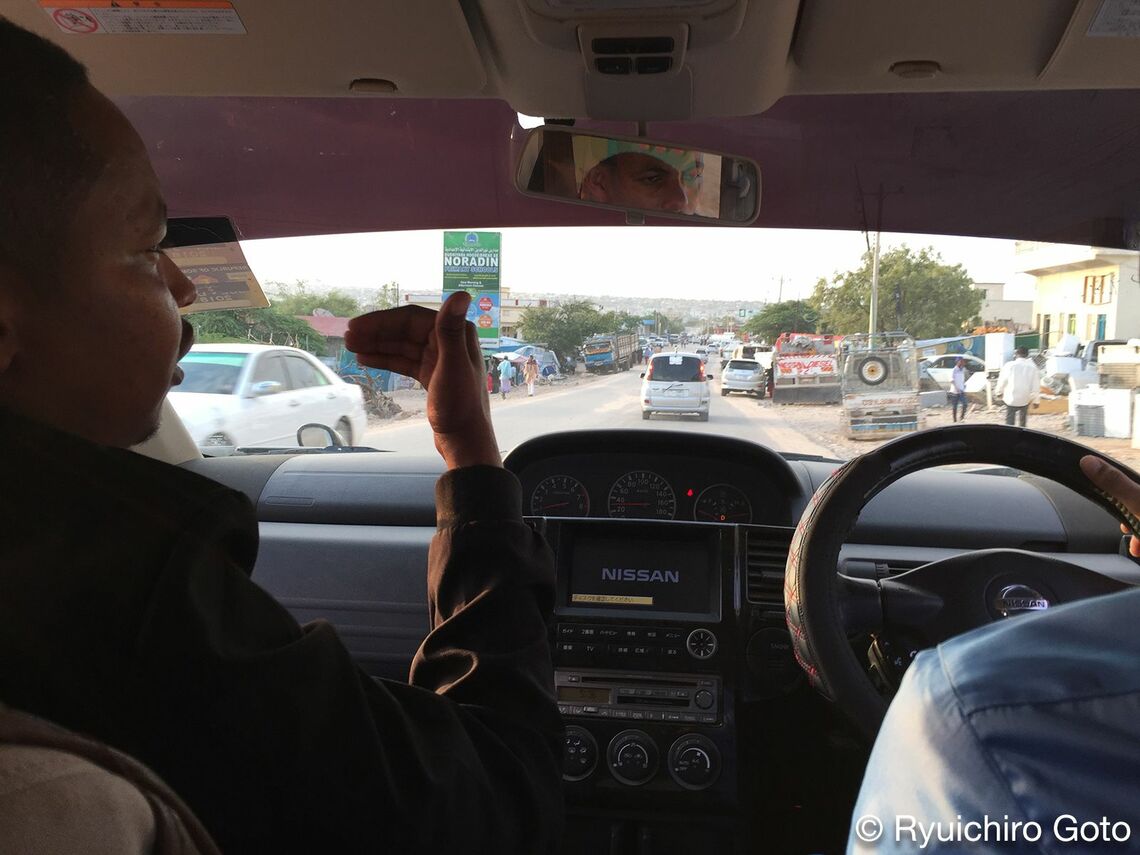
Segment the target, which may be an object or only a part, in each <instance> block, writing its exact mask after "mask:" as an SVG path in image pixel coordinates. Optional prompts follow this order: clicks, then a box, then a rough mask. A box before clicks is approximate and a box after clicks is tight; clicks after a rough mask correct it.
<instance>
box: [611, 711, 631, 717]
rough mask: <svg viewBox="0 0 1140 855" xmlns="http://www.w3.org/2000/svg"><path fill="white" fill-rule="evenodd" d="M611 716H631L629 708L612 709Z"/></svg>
mask: <svg viewBox="0 0 1140 855" xmlns="http://www.w3.org/2000/svg"><path fill="white" fill-rule="evenodd" d="M610 718H629V710H610Z"/></svg>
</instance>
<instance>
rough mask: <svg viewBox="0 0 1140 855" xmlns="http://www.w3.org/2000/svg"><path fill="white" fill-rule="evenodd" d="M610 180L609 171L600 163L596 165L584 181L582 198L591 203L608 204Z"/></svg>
mask: <svg viewBox="0 0 1140 855" xmlns="http://www.w3.org/2000/svg"><path fill="white" fill-rule="evenodd" d="M609 178H610V176H609V170H607V169H606V168H605V167H604V166H602V165H601V164H600V163H599V164H596V165H595V166H594V167H593V169H591V170H590V171H589V172H587V173H586V177H585V178H583V179H582V192H581V194H580V195H581V198H583V199H586V200H588V201H590V202H608V201H609V200H610V193H609Z"/></svg>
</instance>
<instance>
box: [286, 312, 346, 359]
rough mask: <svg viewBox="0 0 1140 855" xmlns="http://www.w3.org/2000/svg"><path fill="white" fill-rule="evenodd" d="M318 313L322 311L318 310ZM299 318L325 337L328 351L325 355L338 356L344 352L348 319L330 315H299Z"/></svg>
mask: <svg viewBox="0 0 1140 855" xmlns="http://www.w3.org/2000/svg"><path fill="white" fill-rule="evenodd" d="M318 311H320V310H319V309H318ZM297 318H298V319H300V320H302V321H304V322H305V323H307V324H308V325H309V326H311V327H312V328H313V329H314V330H316V331H317V332H318V333H320V334H321V335H323V336H324V337H325V342H326V343H327V346H328V349H327V350H326V351H325V353H324V355H327V356H336V355H338V354H339V353H340V352H341V351H342V350H344V337H345V334H346V333H347V332H348V321H349V319H348V318H338V317H335V316H334V315H328V314H325V315H297Z"/></svg>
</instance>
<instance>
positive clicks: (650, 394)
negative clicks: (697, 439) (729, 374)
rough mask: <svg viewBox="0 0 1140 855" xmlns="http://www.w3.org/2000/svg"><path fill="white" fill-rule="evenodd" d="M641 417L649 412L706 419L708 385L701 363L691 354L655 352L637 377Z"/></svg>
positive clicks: (707, 415)
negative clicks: (640, 381)
mask: <svg viewBox="0 0 1140 855" xmlns="http://www.w3.org/2000/svg"><path fill="white" fill-rule="evenodd" d="M641 377H642V383H641V417H642V418H643V419H647V418H649V417H650V416H651V415H653V413H677V414H679V415H688V414H692V415H695V416H696V417H697V418H699V419H700V420H701V421H702V422H707V421H708V420H709V384H708V381H709V380H711V379H712V375H706V374H705V364H704V362H703V361H702V360H701V357H700V356H698V355H697V354H695V353H685V352H679V353H659V354H657V355H656V356H654V357H653V358H652V359H650V360H649V367H648V368H647V369H646V371H645V373H644V374H642V375H641Z"/></svg>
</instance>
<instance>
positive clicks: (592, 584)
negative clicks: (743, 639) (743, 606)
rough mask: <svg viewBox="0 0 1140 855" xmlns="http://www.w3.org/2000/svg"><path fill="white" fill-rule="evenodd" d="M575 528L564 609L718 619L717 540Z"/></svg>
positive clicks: (704, 536) (567, 564)
mask: <svg viewBox="0 0 1140 855" xmlns="http://www.w3.org/2000/svg"><path fill="white" fill-rule="evenodd" d="M630 534H631V533H630V532H616V531H611V532H603V531H600V530H596V529H595V530H579V531H577V532H576V533H575V534H574V536H573V538H572V539H571V541H570V543H569V544H567V546H568V547H569V549H568V552H569V555H568V561H566V562H565V563H563V568H564V569H565V570H566V571H568V577H569V578H568V585H567V589H566V592H565V596H566V600H565V602H564V606H565V607H566V609H567V610H568V611H578V610H582V611H585V610H589V611H591V612H593V613H600V612H602V611H605V612H608V613H611V614H612V613H614V612H615V611H621V612H623V613H635V612H647V613H653V614H657V613H668V614H672V615H678V616H693V617H697V616H700V617H717V616H718V614H717V613H718V611H719V609H718V608H717V604H718V597H719V584H718V583H719V578H720V577H719V573H718V570H717V561H716V556H717V543H718V541H716V539H715V538H710V536H709V535H708V534H706V533H704V532H701V533H696V534H695V535H694V534H689V535H688V536H686V537H677V536H675V535H674V536H671V537H668V538H664V537H660V536H659V531H658V532H655V533H654V535H655V536H646V537H637V536H634V537H631V536H630Z"/></svg>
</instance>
